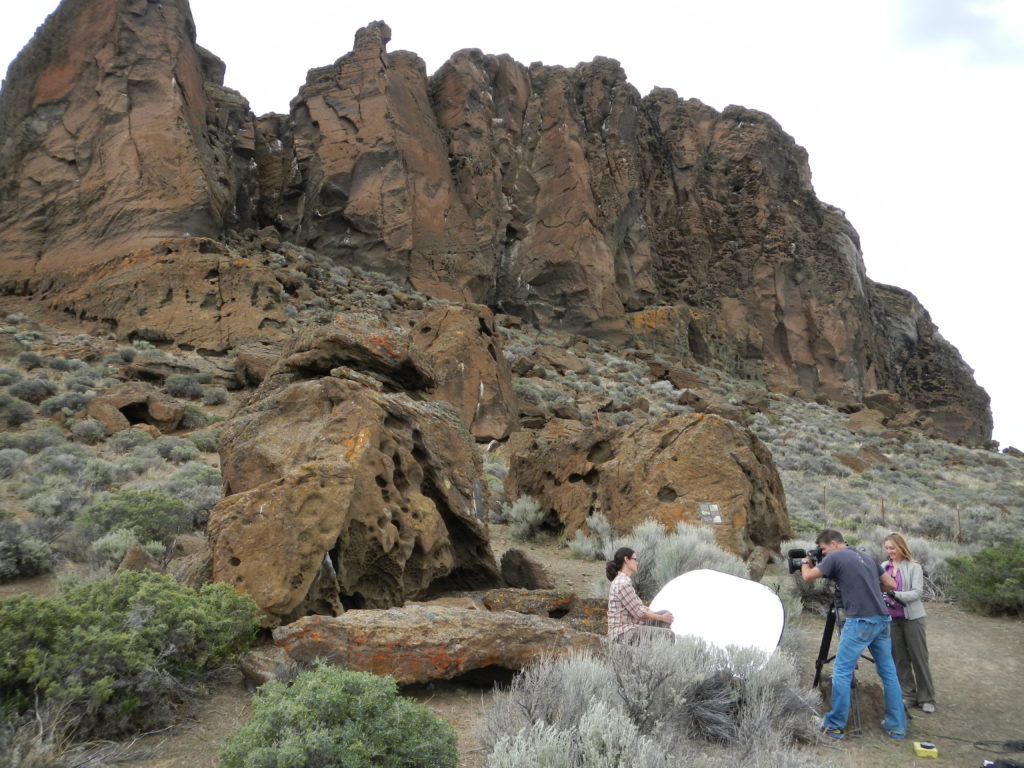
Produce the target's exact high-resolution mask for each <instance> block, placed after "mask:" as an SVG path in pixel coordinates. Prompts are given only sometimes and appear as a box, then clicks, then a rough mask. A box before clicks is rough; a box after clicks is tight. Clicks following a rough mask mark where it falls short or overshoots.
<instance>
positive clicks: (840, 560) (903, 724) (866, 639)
mask: <svg viewBox="0 0 1024 768" xmlns="http://www.w3.org/2000/svg"><path fill="white" fill-rule="evenodd" d="M815 543H816V544H817V545H818V548H819V551H820V560H817V561H816V558H815V557H814V556H813V555H814V554H815V553H808V555H809V557H807V558H805V559H804V560H803V561H801V563H800V575H801V576H802V577H803V579H804V581H813V580H814V579H820V578H821V577H822V576H824V577H825V578H828V579H833V580H835V582H836V584H837V585H838V588H839V593H840V596H841V597H842V601H843V610H844V611H845V613H846V622H845V623H844V624H843V630H842V632H841V633H840V635H839V648H838V650H837V651H836V658H835V664H834V665H833V667H832V709H831V710H829V712H828V714H827V715H825V718H824V720H823V721H822V730H823V731H824V732H825V733H826V734H828V735H829V736H831V737H832V738H834V739H841V738H843V736H844V735H846V734H845V730H844V729H845V728H846V720H847V718H848V717H849V714H850V685H851V684H852V682H853V672H854V670H855V669H856V667H857V660H858V659H859V658H860V655H861V653H862V652H863V651H864V649H865V648H867V649H868V650H869V651H871V656H872V658H873V659H874V660H875V669H876V670H877V671H878V676H879V677H880V678H882V687H883V688H884V690H885V720H884V721H883V722H882V727H883V728H885V731H886V733H887V734H889V736H890V737H891V738H893V739H902V738H904V737H905V736H906V733H907V714H906V710H904V708H903V694H902V692H901V690H900V681H899V677H898V676H897V674H896V664H895V663H894V662H893V659H892V640H891V637H890V635H889V624H890V622H891V621H892V619H891V618H890V617H889V612H888V611H887V610H886V608H885V603H884V602H883V600H882V593H883V592H889V591H891V590H893V589H895V588H896V583H895V582H894V581H893V579H892V577H891V576H890V575H889V574H887V573H886V572H885V570H884V569H883V568H882V566H880V565H879V564H878V563H876V562H875V561H874V560H873V559H872V558H871V557H869V556H868V554H867V553H866V552H861V551H860V550H858V549H853V548H851V547H847V545H846V541H845V540H844V539H843V534H841V533H840V532H839V531H836V530H833V529H831V528H829V529H826V530H824V531H822V532H821V533H820V534H818V538H817V539H816V541H815Z"/></svg>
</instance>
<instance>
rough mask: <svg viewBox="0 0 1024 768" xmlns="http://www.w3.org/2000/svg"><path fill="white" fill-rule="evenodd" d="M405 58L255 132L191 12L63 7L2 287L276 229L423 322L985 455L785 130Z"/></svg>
mask: <svg viewBox="0 0 1024 768" xmlns="http://www.w3.org/2000/svg"><path fill="white" fill-rule="evenodd" d="M389 38H390V30H389V29H388V27H387V25H386V24H384V23H382V22H374V23H372V24H370V25H368V26H367V27H365V28H364V29H362V30H360V31H359V32H358V33H357V35H356V41H355V46H354V50H353V51H352V53H350V54H348V55H346V56H342V57H341V58H340V59H339V60H338V61H337V62H336V63H335V64H333V65H331V66H326V67H321V68H319V69H314V70H311V71H310V73H309V76H308V78H307V82H306V84H305V85H304V86H303V87H302V88H301V89H300V92H299V94H298V96H297V97H296V98H295V99H294V100H293V102H292V108H291V112H290V114H289V115H287V116H285V115H268V116H265V117H263V118H260V119H256V118H255V117H253V116H252V115H251V113H249V111H248V109H247V107H246V104H245V101H244V99H242V98H241V97H240V96H239V95H238V94H235V93H232V92H230V91H228V90H227V89H224V88H223V87H222V86H221V85H220V82H221V80H220V76H221V74H222V70H223V65H221V64H220V62H218V61H217V60H216V59H215V58H214V57H212V56H211V55H210V54H208V53H207V52H205V51H203V50H202V49H200V48H198V47H197V46H196V45H195V43H194V33H193V29H192V22H191V17H190V14H189V12H188V6H187V3H186V0H165V1H164V2H160V3H158V2H156V0H65V2H64V3H63V4H62V6H61V8H60V9H59V11H58V12H57V13H56V14H55V15H54V16H53V18H52V19H51V20H50V22H49V23H48V24H47V25H46V27H45V28H44V30H43V31H42V32H41V33H40V35H39V36H37V38H36V40H34V41H33V43H32V44H31V45H30V46H29V48H28V49H26V51H25V52H24V53H23V55H22V56H21V57H20V58H19V59H18V60H17V62H16V63H15V64H14V65H13V66H12V69H11V71H10V73H9V76H8V79H7V81H6V85H5V89H4V91H3V95H2V97H0V129H2V130H0V135H2V136H3V145H2V147H0V176H2V179H0V238H2V239H3V241H4V243H5V249H4V253H3V257H2V259H3V263H2V269H3V272H4V274H6V275H7V280H6V282H5V284H4V287H5V288H6V289H7V290H12V289H15V290H21V291H33V292H34V291H37V290H39V286H40V282H39V280H38V278H39V277H40V276H41V275H52V274H53V273H54V272H58V271H61V270H66V269H67V268H69V267H73V266H80V265H90V264H99V263H101V262H104V261H108V262H109V260H110V259H112V258H116V257H119V256H122V255H124V254H126V253H128V252H129V251H132V250H136V249H140V248H149V247H152V246H153V244H154V241H156V240H158V239H160V238H166V237H181V236H183V235H184V234H185V233H190V234H192V235H207V236H212V237H220V236H223V235H224V234H225V233H226V230H227V229H228V228H235V229H241V228H245V227H249V226H268V225H269V226H273V227H274V228H275V229H276V230H277V231H278V232H279V233H280V235H281V236H282V237H283V238H284V239H286V240H288V241H291V242H293V243H296V244H299V245H301V246H305V247H309V248H313V249H315V250H316V251H318V252H319V253H321V254H324V255H327V256H330V257H332V258H335V259H337V260H338V261H339V262H342V263H345V264H350V265H358V266H362V267H367V268H370V269H373V270H376V271H382V272H385V273H386V274H388V275H389V276H390V277H392V279H395V280H398V281H400V282H403V283H405V284H407V285H410V286H412V287H414V288H416V289H418V290H421V291H423V292H425V293H428V294H430V295H433V296H438V297H444V298H449V299H457V300H460V301H471V302H477V303H481V304H485V305H487V306H490V307H492V308H496V309H500V310H501V311H503V312H507V313H511V314H515V315H519V316H521V317H524V318H527V319H528V320H530V321H531V322H534V323H536V324H538V325H541V326H548V327H557V328H559V329H560V330H566V331H573V332H580V333H585V334H589V335H599V336H603V337H605V338H607V339H609V340H611V341H613V342H633V343H642V344H646V345H650V346H653V347H656V348H660V349H662V350H664V351H667V352H670V353H672V354H674V355H676V356H679V357H683V358H689V359H693V360H696V361H697V362H700V363H703V364H707V365H712V366H717V367H721V368H723V369H725V370H728V371H729V372H731V373H733V374H736V375H739V376H744V377H750V378H754V379H758V380H763V381H765V382H767V383H768V384H769V386H770V387H771V388H773V389H775V390H777V391H783V392H786V393H792V394H801V395H804V396H816V397H826V398H830V399H833V400H837V401H849V400H857V399H860V398H861V397H862V396H863V395H864V394H866V393H868V392H871V391H873V390H877V389H889V390H893V391H895V392H897V393H898V394H899V395H900V397H901V398H902V400H903V402H904V406H905V408H906V409H908V410H913V409H916V410H918V411H919V412H920V418H921V419H922V420H923V421H927V422H928V423H929V424H930V425H931V429H932V431H933V432H934V433H936V434H938V435H941V436H945V437H948V438H952V439H958V440H965V441H969V442H983V441H984V440H986V439H987V438H988V436H989V435H990V434H991V415H990V412H989V410H988V398H987V395H985V393H984V391H983V390H981V388H980V387H978V386H977V384H976V383H975V382H974V380H973V377H972V372H971V370H970V369H969V368H968V367H967V366H966V365H965V364H964V362H963V361H962V360H961V358H960V356H959V354H958V353H957V351H956V350H955V349H953V348H952V347H951V346H950V345H949V344H948V343H947V342H945V341H944V340H943V339H942V337H941V336H940V335H939V334H938V332H937V330H936V329H935V327H934V325H933V324H932V323H931V321H930V319H929V318H928V315H927V313H926V312H925V311H924V310H923V308H921V307H920V305H919V304H918V303H917V302H916V300H914V299H913V297H912V296H909V295H908V294H905V293H904V292H900V291H898V290H895V289H889V288H887V287H885V286H879V285H876V284H875V283H873V282H872V281H871V280H869V279H868V278H867V276H866V274H865V271H864V265H863V261H862V258H861V253H860V246H859V240H858V237H857V233H856V232H855V231H854V230H853V228H852V227H851V226H850V224H849V223H848V222H847V221H846V219H845V217H844V216H843V215H842V212H841V211H839V210H838V209H836V208H833V207H830V206H828V205H825V204H823V203H821V202H820V201H818V200H817V198H816V197H815V194H814V190H813V188H812V186H811V182H810V170H809V167H808V163H807V156H806V153H805V152H804V150H803V149H802V148H800V147H799V146H798V145H797V144H796V143H795V142H794V141H793V139H792V138H791V137H790V136H788V135H787V134H786V133H785V132H784V131H783V130H782V129H781V128H780V127H779V126H778V124H776V123H775V121H774V120H772V119H771V118H770V117H769V116H767V115H765V114H763V113H760V112H756V111H753V110H748V109H744V108H741V107H729V108H727V109H726V110H725V111H724V112H721V113H720V112H717V111H716V110H714V109H711V108H710V107H707V106H705V105H703V104H701V103H700V102H699V101H696V100H694V99H690V100H683V99H680V98H679V97H678V96H677V95H676V93H675V92H673V91H670V90H665V89H657V90H655V91H653V92H652V93H651V94H649V95H648V96H646V97H644V98H641V97H640V95H639V94H638V93H637V91H636V90H635V89H634V88H633V87H632V86H631V85H630V84H629V83H628V82H627V80H626V76H625V73H624V72H623V71H622V69H621V67H620V66H619V65H618V63H617V62H615V61H613V60H611V59H603V58H598V59H595V60H594V61H593V62H591V63H589V64H581V65H579V66H578V67H576V68H573V69H565V68H561V67H547V66H543V65H540V64H534V65H531V66H530V67H525V66H523V65H521V64H518V63H516V62H515V61H513V60H512V59H510V58H508V57H507V56H487V55H484V54H482V53H481V52H479V51H476V50H465V51H460V52H458V53H456V54H454V55H453V56H452V57H451V59H450V60H449V61H448V62H447V63H446V64H445V65H444V66H442V67H441V69H440V70H439V71H438V72H437V73H436V74H434V75H433V76H431V77H428V76H427V74H426V72H425V70H424V65H423V63H422V61H421V60H420V59H419V58H417V57H416V56H415V55H413V54H410V53H405V52H400V53H388V52H387V43H388V40H389ZM30 275H31V276H34V277H35V278H37V279H36V280H35V281H34V282H33V281H26V280H25V278H26V276H30ZM77 284H78V287H79V289H80V290H88V289H89V279H88V275H83V274H78V275H77Z"/></svg>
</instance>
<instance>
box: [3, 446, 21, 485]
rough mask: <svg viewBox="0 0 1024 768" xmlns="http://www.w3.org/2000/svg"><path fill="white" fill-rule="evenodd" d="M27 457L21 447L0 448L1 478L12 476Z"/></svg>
mask: <svg viewBox="0 0 1024 768" xmlns="http://www.w3.org/2000/svg"><path fill="white" fill-rule="evenodd" d="M27 458H28V454H27V453H25V452H24V451H23V450H21V448H0V479H3V478H7V477H11V476H12V475H13V474H14V473H15V472H17V471H18V469H20V468H21V465H22V464H24V463H25V459H27Z"/></svg>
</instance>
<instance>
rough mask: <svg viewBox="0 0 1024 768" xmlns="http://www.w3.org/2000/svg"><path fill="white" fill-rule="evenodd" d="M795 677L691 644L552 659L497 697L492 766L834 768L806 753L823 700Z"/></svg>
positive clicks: (485, 738) (490, 730)
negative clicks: (815, 767) (804, 744)
mask: <svg viewBox="0 0 1024 768" xmlns="http://www.w3.org/2000/svg"><path fill="white" fill-rule="evenodd" d="M798 677H799V675H797V673H796V669H795V667H794V665H793V661H792V659H791V658H790V657H789V656H787V655H786V654H784V653H782V652H776V653H775V654H773V655H772V656H771V657H768V658H767V659H766V658H765V657H764V655H763V654H761V653H760V652H757V651H753V650H742V649H741V650H732V651H730V652H729V653H726V652H724V651H720V650H717V649H714V648H712V647H710V646H708V645H706V644H704V643H702V642H700V641H695V640H692V639H690V638H683V639H681V640H679V641H678V642H677V643H675V644H672V643H667V642H653V643H648V644H644V645H642V646H639V647H636V646H628V645H614V646H612V647H611V648H609V652H608V655H607V657H606V658H599V657H597V656H594V655H591V654H576V655H570V656H568V657H562V658H554V657H547V658H543V659H541V660H540V661H538V662H536V663H534V664H533V665H531V666H530V667H528V668H527V669H526V670H524V671H523V672H522V673H521V674H520V675H518V676H517V677H516V679H515V680H514V681H513V683H512V686H511V687H510V688H509V689H508V690H507V691H503V692H500V693H498V694H496V695H495V698H494V704H493V706H492V708H491V710H490V711H489V712H488V713H487V715H486V722H485V726H484V732H483V733H482V735H481V741H482V743H483V745H484V748H485V750H486V751H487V752H488V753H489V754H488V759H487V762H486V766H487V768H526V767H527V766H535V765H559V766H565V767H566V768H591V767H593V768H598V766H600V768H607V767H608V766H630V765H649V766H662V765H664V766H669V765H702V766H713V767H714V768H718V766H722V767H723V768H724V766H732V765H752V766H753V765H758V766H762V765H763V766H769V765H771V766H774V765H787V766H811V765H818V766H821V765H823V764H825V765H827V762H826V763H822V762H821V760H820V759H818V758H815V757H814V756H812V755H809V754H806V753H804V752H802V751H801V750H800V749H799V744H800V743H801V742H810V741H812V740H814V739H815V736H816V731H815V728H814V724H813V712H814V709H815V707H816V706H817V705H818V704H819V698H818V694H817V692H815V691H810V690H803V689H800V688H799V687H798V684H797V683H796V680H797V679H798ZM639 755H642V756H643V759H642V760H639V761H637V756H639ZM549 756H557V759H555V760H554V762H550V763H549V762H545V760H546V759H547V758H548V757H549ZM754 756H757V757H756V759H754ZM531 760H532V762H531Z"/></svg>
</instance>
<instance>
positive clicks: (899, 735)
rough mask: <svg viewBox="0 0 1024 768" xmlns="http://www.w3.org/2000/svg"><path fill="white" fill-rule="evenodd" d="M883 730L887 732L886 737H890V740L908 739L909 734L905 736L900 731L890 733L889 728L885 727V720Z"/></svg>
mask: <svg viewBox="0 0 1024 768" xmlns="http://www.w3.org/2000/svg"><path fill="white" fill-rule="evenodd" d="M882 730H883V731H885V735H886V736H888V737H889V738H890V739H905V738H907V734H905V733H900V732H899V731H890V730H889V729H888V728H886V727H885V720H883V721H882Z"/></svg>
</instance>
